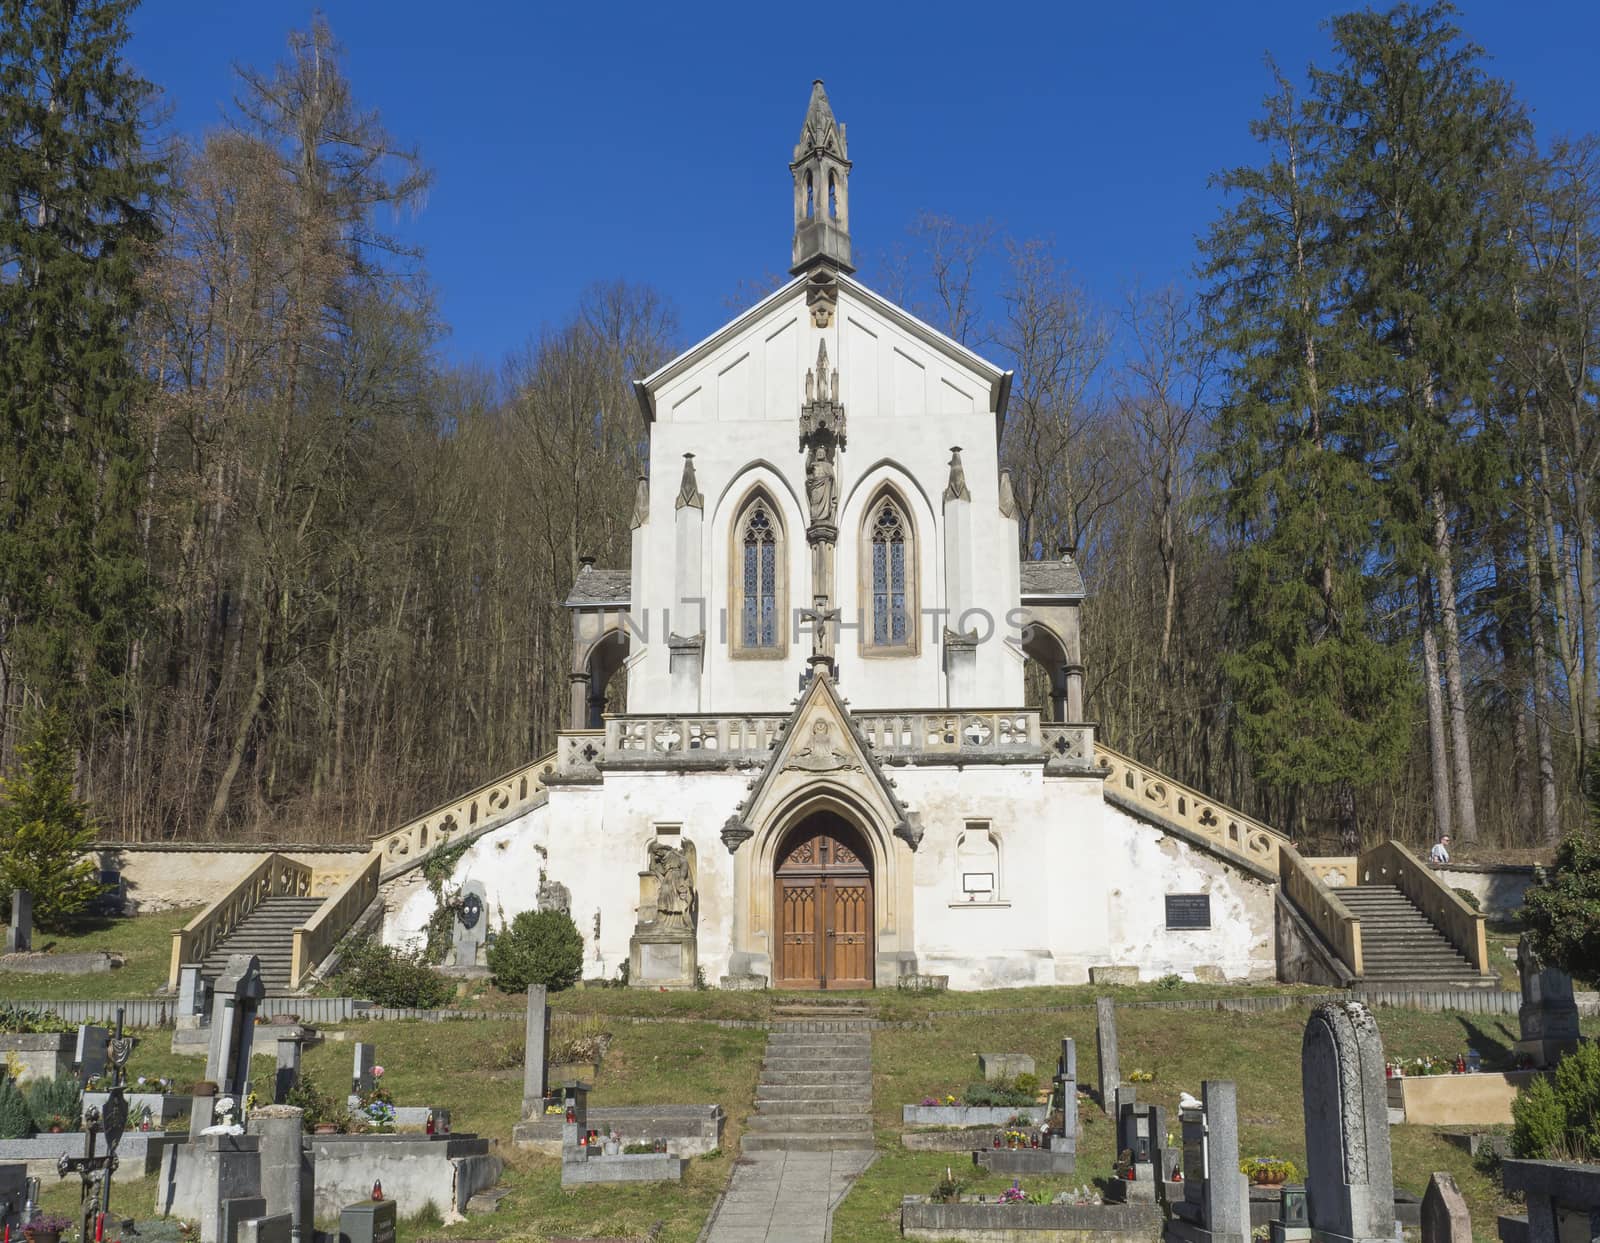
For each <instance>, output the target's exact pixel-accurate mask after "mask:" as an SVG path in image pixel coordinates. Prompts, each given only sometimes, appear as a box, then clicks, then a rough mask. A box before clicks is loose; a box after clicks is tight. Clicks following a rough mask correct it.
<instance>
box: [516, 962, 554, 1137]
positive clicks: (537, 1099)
mask: <svg viewBox="0 0 1600 1243" xmlns="http://www.w3.org/2000/svg"><path fill="white" fill-rule="evenodd" d="M549 1049H550V1007H549V1005H548V1004H547V999H546V996H545V987H544V985H543V984H530V985H529V986H528V1025H527V1047H526V1049H525V1050H524V1051H523V1055H522V1116H523V1118H524V1119H527V1118H532V1117H535V1116H537V1115H538V1114H540V1113H542V1112H544V1098H545V1094H546V1093H547V1092H548V1091H549V1090H550V1083H549V1079H548V1067H547V1065H546V1062H545V1058H546V1056H547V1055H548V1052H549Z"/></svg>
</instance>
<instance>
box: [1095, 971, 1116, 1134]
mask: <svg viewBox="0 0 1600 1243" xmlns="http://www.w3.org/2000/svg"><path fill="white" fill-rule="evenodd" d="M1094 1047H1095V1054H1096V1056H1097V1057H1098V1058H1099V1062H1100V1108H1101V1109H1103V1110H1105V1111H1106V1113H1108V1114H1109V1113H1111V1110H1112V1106H1113V1103H1114V1101H1115V1098H1116V1092H1117V1085H1119V1084H1120V1083H1121V1082H1122V1072H1121V1071H1120V1070H1118V1069H1117V1011H1116V1007H1114V1006H1113V1005H1112V1004H1111V998H1109V997H1100V998H1097V999H1096V1000H1095V1003H1094Z"/></svg>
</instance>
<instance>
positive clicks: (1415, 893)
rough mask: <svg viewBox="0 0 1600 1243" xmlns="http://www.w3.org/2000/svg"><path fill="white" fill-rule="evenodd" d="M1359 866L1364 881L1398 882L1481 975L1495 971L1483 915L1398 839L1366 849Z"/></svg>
mask: <svg viewBox="0 0 1600 1243" xmlns="http://www.w3.org/2000/svg"><path fill="white" fill-rule="evenodd" d="M1356 869H1357V873H1358V874H1359V876H1360V878H1361V880H1360V883H1361V884H1363V885H1396V886H1398V887H1399V889H1400V892H1401V893H1403V894H1405V896H1406V897H1407V898H1409V899H1411V903H1412V905H1414V906H1415V907H1416V908H1417V909H1418V910H1419V911H1421V912H1422V913H1423V914H1424V915H1426V916H1427V917H1428V922H1429V923H1431V924H1432V925H1433V926H1434V927H1435V928H1437V929H1438V930H1439V931H1440V932H1441V933H1443V934H1444V936H1445V938H1446V939H1447V940H1448V941H1449V942H1450V944H1451V945H1453V946H1455V947H1456V949H1458V950H1460V951H1461V954H1462V957H1464V958H1465V959H1466V960H1467V961H1468V962H1470V963H1471V964H1472V965H1473V967H1474V968H1475V969H1476V970H1477V972H1478V974H1479V975H1493V974H1494V967H1493V965H1492V964H1491V963H1490V962H1489V947H1488V938H1487V937H1486V935H1485V933H1484V917H1483V916H1482V915H1480V914H1479V913H1478V912H1477V911H1475V910H1473V909H1472V908H1471V907H1470V906H1468V905H1467V904H1466V903H1465V902H1463V901H1462V900H1461V898H1460V896H1459V895H1458V894H1457V893H1456V891H1455V890H1454V889H1452V888H1451V887H1450V886H1449V885H1447V884H1445V883H1444V881H1442V880H1440V879H1439V877H1438V876H1437V875H1436V874H1435V872H1434V870H1433V869H1432V868H1431V867H1429V866H1428V865H1427V864H1425V863H1423V862H1422V860H1420V859H1418V858H1417V857H1416V855H1414V854H1412V853H1411V852H1410V851H1409V850H1407V849H1406V848H1405V847H1404V846H1402V845H1401V844H1400V843H1399V842H1395V841H1388V842H1384V843H1382V844H1381V845H1378V846H1374V847H1373V848H1372V849H1371V850H1367V851H1363V852H1362V854H1361V857H1360V859H1359V860H1358V861H1357V864H1356Z"/></svg>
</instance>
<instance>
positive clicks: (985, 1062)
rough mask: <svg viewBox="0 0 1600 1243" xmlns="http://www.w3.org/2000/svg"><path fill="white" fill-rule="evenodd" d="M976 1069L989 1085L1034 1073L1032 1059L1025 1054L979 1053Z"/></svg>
mask: <svg viewBox="0 0 1600 1243" xmlns="http://www.w3.org/2000/svg"><path fill="white" fill-rule="evenodd" d="M978 1069H979V1070H981V1071H982V1072H983V1077H984V1080H985V1081H986V1082H989V1083H994V1082H995V1081H997V1080H1001V1079H1015V1078H1016V1077H1017V1076H1018V1075H1031V1074H1033V1073H1034V1068H1033V1059H1032V1058H1031V1057H1029V1056H1028V1055H1027V1054H1026V1053H980V1054H978Z"/></svg>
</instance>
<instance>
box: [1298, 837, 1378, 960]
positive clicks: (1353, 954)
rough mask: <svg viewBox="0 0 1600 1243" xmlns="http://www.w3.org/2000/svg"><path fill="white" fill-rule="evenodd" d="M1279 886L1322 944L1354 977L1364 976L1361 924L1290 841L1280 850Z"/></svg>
mask: <svg viewBox="0 0 1600 1243" xmlns="http://www.w3.org/2000/svg"><path fill="white" fill-rule="evenodd" d="M1278 883H1279V885H1280V886H1281V887H1282V889H1283V894H1284V896H1285V897H1286V898H1288V899H1289V901H1290V903H1291V904H1292V905H1293V906H1294V908H1295V910H1297V911H1299V912H1300V914H1302V915H1303V916H1305V918H1306V919H1308V920H1309V921H1310V922H1311V926H1312V927H1313V928H1315V929H1316V930H1317V935H1318V936H1320V937H1321V938H1322V942H1323V944H1324V945H1326V946H1327V947H1328V948H1329V949H1331V950H1332V951H1333V952H1334V953H1335V954H1336V955H1337V956H1338V958H1339V961H1340V962H1342V963H1343V964H1344V965H1345V966H1346V967H1347V968H1348V969H1349V970H1350V973H1351V974H1352V975H1354V976H1358V977H1359V976H1360V975H1361V974H1362V973H1363V965H1362V959H1361V921H1360V920H1359V919H1357V918H1356V917H1355V915H1354V914H1353V913H1352V912H1351V910H1350V908H1349V907H1348V906H1346V905H1345V904H1344V903H1343V902H1341V901H1340V900H1339V895H1338V894H1336V893H1334V891H1333V890H1332V889H1330V888H1329V887H1328V885H1327V884H1326V883H1325V882H1324V881H1323V879H1322V877H1320V876H1319V875H1317V870H1316V869H1315V868H1314V867H1312V866H1311V865H1310V864H1309V863H1307V862H1306V860H1305V859H1303V858H1301V856H1300V852H1299V851H1298V850H1296V849H1295V848H1294V847H1293V846H1291V845H1289V843H1288V842H1284V843H1283V844H1282V845H1281V846H1280V847H1279V848H1278Z"/></svg>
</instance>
